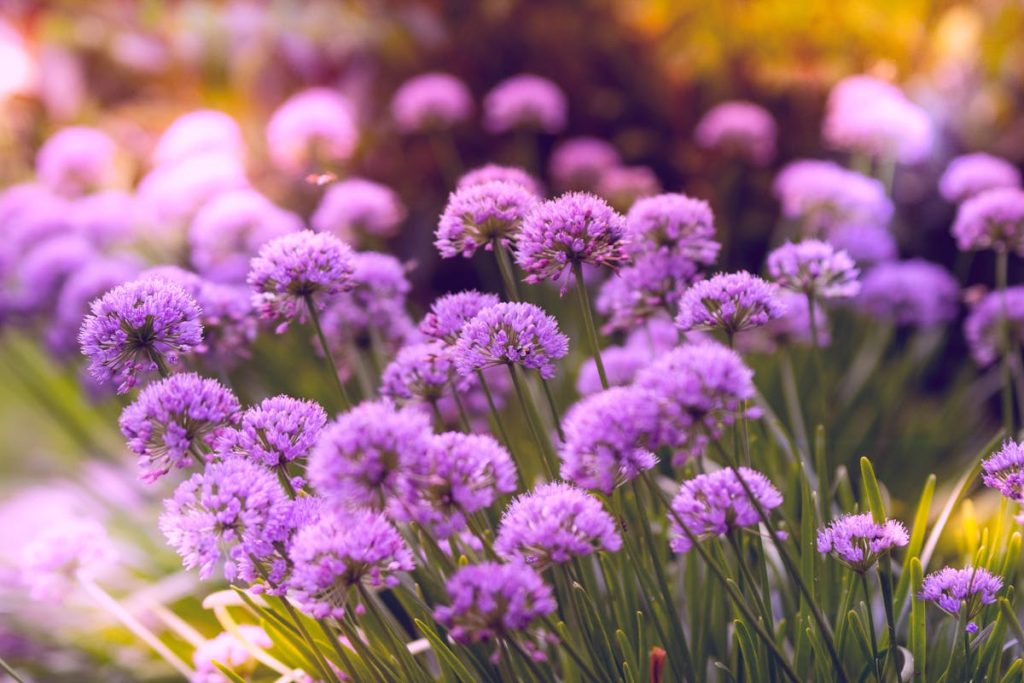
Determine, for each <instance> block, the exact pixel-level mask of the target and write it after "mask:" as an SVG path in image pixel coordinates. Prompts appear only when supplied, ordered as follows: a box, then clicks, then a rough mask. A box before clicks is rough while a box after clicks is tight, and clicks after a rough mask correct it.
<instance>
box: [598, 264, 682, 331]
mask: <svg viewBox="0 0 1024 683" xmlns="http://www.w3.org/2000/svg"><path fill="white" fill-rule="evenodd" d="M696 275H697V265H696V264H695V263H694V262H693V261H690V260H687V259H686V258H684V257H682V256H680V255H679V254H677V253H672V252H669V251H667V250H663V251H656V252H651V253H646V254H640V255H639V256H637V257H636V258H635V259H634V260H633V263H632V264H631V265H629V266H627V267H625V268H622V269H621V270H619V271H618V272H617V273H615V275H614V277H612V278H610V279H609V280H608V281H606V282H605V283H604V284H603V285H602V286H601V291H600V292H599V293H598V296H597V300H596V301H595V302H594V306H595V308H596V309H597V312H598V313H601V314H602V315H606V316H608V318H609V320H608V322H607V323H606V324H605V325H604V327H603V331H604V332H605V333H606V334H607V333H611V332H617V331H628V330H632V329H634V328H636V327H637V326H638V325H641V324H643V322H644V321H645V320H647V319H648V318H651V317H653V316H657V315H672V314H673V313H674V312H675V310H676V307H677V304H678V303H679V299H680V298H681V297H682V296H683V292H684V291H685V290H686V287H687V285H689V284H690V283H691V282H692V281H693V279H694V277H696Z"/></svg>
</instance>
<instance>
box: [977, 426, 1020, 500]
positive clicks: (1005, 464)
mask: <svg viewBox="0 0 1024 683" xmlns="http://www.w3.org/2000/svg"><path fill="white" fill-rule="evenodd" d="M981 470H982V474H981V479H982V481H984V482H985V486H988V487H990V488H994V489H996V490H997V491H999V493H1001V494H1003V495H1004V496H1006V497H1007V498H1009V499H1010V500H1014V501H1017V502H1021V501H1024V447H1022V446H1021V444H1019V443H1017V442H1015V441H1006V442H1004V443H1003V447H1002V448H1001V449H999V450H998V451H997V452H996V453H994V454H993V455H991V456H989V457H988V458H986V459H985V460H983V461H982V463H981Z"/></svg>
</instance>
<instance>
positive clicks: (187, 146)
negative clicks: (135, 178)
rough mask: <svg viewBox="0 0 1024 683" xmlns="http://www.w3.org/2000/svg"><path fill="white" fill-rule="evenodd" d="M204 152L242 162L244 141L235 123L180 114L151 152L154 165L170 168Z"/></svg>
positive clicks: (216, 114)
mask: <svg viewBox="0 0 1024 683" xmlns="http://www.w3.org/2000/svg"><path fill="white" fill-rule="evenodd" d="M207 152H218V153H221V154H226V155H228V156H233V157H235V158H237V159H244V158H245V140H244V139H243V138H242V131H241V129H240V128H239V127H238V123H236V122H235V120H234V119H233V118H231V117H230V116H229V115H227V114H225V113H224V112H221V111H215V110H212V109H199V110H197V111H191V112H188V113H187V114H182V115H181V116H179V117H178V118H176V119H174V121H173V122H171V125H169V126H168V127H167V129H166V130H164V132H163V134H162V135H161V136H160V139H159V140H157V143H156V149H154V150H153V163H154V165H157V166H159V165H160V164H173V163H176V162H178V161H181V160H182V159H187V158H188V157H192V156H195V155H197V154H205V153H207Z"/></svg>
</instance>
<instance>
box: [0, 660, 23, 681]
mask: <svg viewBox="0 0 1024 683" xmlns="http://www.w3.org/2000/svg"><path fill="white" fill-rule="evenodd" d="M0 670H2V671H3V672H4V673H6V674H7V675H8V676H10V677H11V678H12V679H14V681H15V682H16V683H25V679H23V678H22V677H21V676H19V675H18V672H17V671H15V670H14V668H13V667H12V666H11V665H10V664H8V663H7V662H5V661H4V660H3V658H2V657H0Z"/></svg>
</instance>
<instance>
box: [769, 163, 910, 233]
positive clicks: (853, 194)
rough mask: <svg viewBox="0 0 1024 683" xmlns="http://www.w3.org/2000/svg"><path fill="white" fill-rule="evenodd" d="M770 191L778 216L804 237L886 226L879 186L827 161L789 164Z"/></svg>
mask: <svg viewBox="0 0 1024 683" xmlns="http://www.w3.org/2000/svg"><path fill="white" fill-rule="evenodd" d="M774 189H775V195H776V196H777V197H778V198H779V202H780V203H781V204H782V214H783V215H784V216H785V217H786V218H790V219H793V220H796V221H799V222H800V223H801V227H802V231H803V233H804V234H808V235H817V234H820V233H822V232H826V231H828V230H830V229H832V228H835V227H837V226H840V225H845V224H850V223H853V224H858V225H887V224H888V223H889V219H890V218H892V213H893V206H892V202H891V201H890V200H889V198H888V197H887V196H886V194H885V187H884V186H883V185H882V183H880V182H879V181H877V180H875V179H874V178H869V177H867V176H865V175H861V174H860V173H856V172H854V171H848V170H846V169H845V168H843V167H842V166H839V165H838V164H835V163H833V162H831V161H817V160H811V159H802V160H799V161H794V162H791V163H789V164H787V165H786V166H785V167H784V168H783V169H782V170H781V171H779V174H778V175H777V176H775V188H774Z"/></svg>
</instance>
